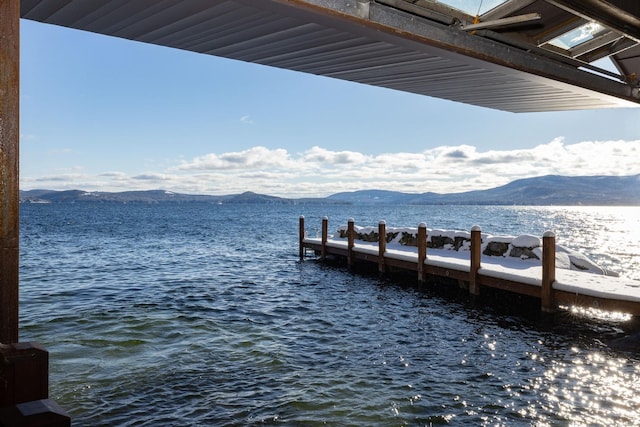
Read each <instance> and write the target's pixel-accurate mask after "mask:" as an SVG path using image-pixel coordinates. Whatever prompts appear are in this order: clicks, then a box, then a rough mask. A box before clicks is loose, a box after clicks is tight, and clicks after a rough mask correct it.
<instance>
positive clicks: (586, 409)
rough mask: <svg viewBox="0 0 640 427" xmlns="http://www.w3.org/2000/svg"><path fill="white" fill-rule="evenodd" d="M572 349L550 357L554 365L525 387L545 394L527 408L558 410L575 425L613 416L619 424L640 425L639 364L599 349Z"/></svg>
mask: <svg viewBox="0 0 640 427" xmlns="http://www.w3.org/2000/svg"><path fill="white" fill-rule="evenodd" d="M572 351H573V353H574V354H575V357H573V358H572V359H570V360H567V361H565V360H551V361H550V364H551V367H548V368H547V369H545V370H544V371H543V373H542V375H541V376H539V377H537V378H535V379H533V380H531V382H530V384H528V385H526V386H525V387H524V389H532V390H535V391H537V393H538V394H539V396H540V397H541V398H542V400H541V401H538V402H536V403H533V404H532V405H531V406H530V407H529V408H527V410H526V412H527V413H529V414H532V413H537V412H539V410H542V411H543V412H545V413H555V414H557V417H558V420H569V424H568V425H575V426H583V425H601V426H606V425H611V420H616V423H615V424H616V425H629V426H635V425H640V413H639V412H638V408H640V367H638V366H634V364H633V363H632V362H631V361H629V360H627V359H622V358H613V357H611V356H605V355H603V354H602V353H599V352H593V353H586V354H583V352H582V351H581V350H580V349H578V348H576V347H574V348H572ZM532 357H535V355H532ZM558 420H555V421H558ZM546 421H547V422H548V423H549V424H548V425H552V424H553V423H554V420H550V419H549V420H546Z"/></svg>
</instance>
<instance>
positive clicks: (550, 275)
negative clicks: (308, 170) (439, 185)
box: [299, 216, 640, 316]
mask: <svg viewBox="0 0 640 427" xmlns="http://www.w3.org/2000/svg"><path fill="white" fill-rule="evenodd" d="M304 227H305V225H304V217H302V216H301V217H300V228H299V246H300V259H304V257H305V254H306V252H307V250H311V251H313V252H314V254H315V255H317V256H319V257H320V259H321V260H324V259H325V258H326V257H328V256H338V257H343V258H345V259H346V260H347V265H348V266H349V267H352V266H354V265H355V264H357V263H373V264H377V265H378V270H379V271H380V272H381V273H385V272H388V271H390V270H392V269H400V270H407V271H415V272H416V273H417V279H418V280H419V281H421V282H423V281H425V280H426V279H427V277H428V276H435V277H444V278H448V279H454V280H458V281H461V282H464V283H465V284H467V285H468V288H469V293H470V294H472V295H479V294H480V292H481V290H482V288H483V287H486V288H496V289H501V290H504V291H508V292H513V293H516V294H522V295H528V296H531V297H534V298H539V299H540V307H541V310H542V311H544V312H552V311H555V310H556V309H557V308H558V307H559V306H577V307H584V308H596V309H599V310H605V311H611V312H621V313H628V314H631V315H633V316H640V281H635V280H631V279H624V278H618V277H612V276H606V275H599V274H593V273H586V272H582V271H574V270H565V269H556V243H555V235H554V234H553V233H552V232H547V233H545V234H544V236H543V238H542V264H541V265H538V264H532V263H525V262H519V261H515V262H514V261H511V262H509V261H508V260H505V259H504V258H503V257H490V256H484V255H482V252H481V247H482V235H481V229H480V227H477V226H476V227H473V228H472V229H471V233H470V250H469V251H455V250H443V249H429V254H427V226H426V224H424V223H421V224H420V225H419V226H418V231H417V241H416V245H417V246H405V245H399V244H393V245H391V244H388V243H387V232H386V224H385V223H384V221H381V222H380V223H379V225H378V232H377V233H376V234H377V236H375V237H377V241H376V242H365V241H362V240H356V238H355V234H356V233H355V224H354V222H353V220H351V219H350V220H349V222H348V225H347V231H346V235H347V238H346V239H344V238H334V237H330V236H329V234H328V219H327V218H323V220H322V233H321V236H320V237H309V236H307V235H306V233H305V228H304Z"/></svg>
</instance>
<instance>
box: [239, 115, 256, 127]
mask: <svg viewBox="0 0 640 427" xmlns="http://www.w3.org/2000/svg"><path fill="white" fill-rule="evenodd" d="M240 122H241V123H243V124H245V125H252V124H253V120H252V119H251V116H242V117H240Z"/></svg>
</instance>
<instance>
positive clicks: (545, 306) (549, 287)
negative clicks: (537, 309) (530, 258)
mask: <svg viewBox="0 0 640 427" xmlns="http://www.w3.org/2000/svg"><path fill="white" fill-rule="evenodd" d="M555 281H556V235H555V233H554V232H553V231H546V232H545V233H544V234H543V235H542V289H541V292H540V304H541V309H542V311H543V312H545V313H550V312H552V311H553V310H554V309H555V303H554V300H553V282H555Z"/></svg>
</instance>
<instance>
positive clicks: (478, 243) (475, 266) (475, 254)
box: [469, 225, 482, 296]
mask: <svg viewBox="0 0 640 427" xmlns="http://www.w3.org/2000/svg"><path fill="white" fill-rule="evenodd" d="M481 256H482V228H480V226H479V225H474V226H473V227H471V268H470V269H469V293H470V294H471V295H474V296H477V295H480V285H479V284H478V270H479V269H480V257H481Z"/></svg>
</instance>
